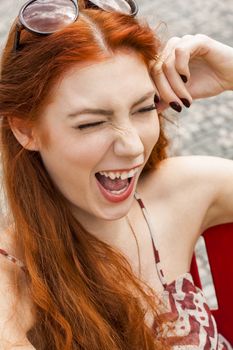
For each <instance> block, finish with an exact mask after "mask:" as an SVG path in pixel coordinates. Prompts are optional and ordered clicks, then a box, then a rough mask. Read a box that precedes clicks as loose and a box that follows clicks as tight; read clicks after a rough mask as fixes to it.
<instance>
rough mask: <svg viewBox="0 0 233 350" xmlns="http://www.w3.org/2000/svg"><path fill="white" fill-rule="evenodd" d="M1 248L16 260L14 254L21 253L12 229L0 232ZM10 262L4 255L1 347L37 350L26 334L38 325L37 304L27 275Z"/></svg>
mask: <svg viewBox="0 0 233 350" xmlns="http://www.w3.org/2000/svg"><path fill="white" fill-rule="evenodd" d="M0 249H2V251H5V252H6V253H7V254H8V255H10V256H12V257H13V255H11V254H15V253H17V249H15V244H14V234H13V231H12V229H11V228H10V227H9V228H8V229H5V230H2V231H1V233H0ZM9 260H10V259H9V258H6V256H4V254H0V278H1V283H0V334H1V339H0V348H1V346H2V345H4V344H5V343H6V344H8V345H10V344H11V345H12V346H16V344H18V343H22V344H23V346H25V349H33V347H32V346H31V344H30V343H29V342H28V340H27V338H26V332H27V331H28V330H29V329H30V328H31V327H32V325H33V324H34V320H35V316H34V312H35V311H34V310H35V309H34V305H33V303H32V300H31V298H30V296H29V289H28V287H27V284H26V279H25V274H24V273H21V272H20V269H19V267H18V266H16V264H14V261H9ZM4 341H5V343H4ZM26 346H27V347H26ZM11 348H12V347H11ZM13 348H14V347H13Z"/></svg>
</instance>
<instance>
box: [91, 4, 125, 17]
mask: <svg viewBox="0 0 233 350" xmlns="http://www.w3.org/2000/svg"><path fill="white" fill-rule="evenodd" d="M90 3H92V4H94V5H96V6H97V7H99V8H100V9H102V10H104V11H108V12H114V11H116V12H121V13H124V14H126V15H131V14H132V8H131V6H130V4H129V3H128V1H126V0H90Z"/></svg>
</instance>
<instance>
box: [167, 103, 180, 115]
mask: <svg viewBox="0 0 233 350" xmlns="http://www.w3.org/2000/svg"><path fill="white" fill-rule="evenodd" d="M169 105H170V107H171V108H173V109H174V110H175V111H176V112H179V113H180V112H181V111H182V107H181V105H180V104H179V103H178V102H171V103H169Z"/></svg>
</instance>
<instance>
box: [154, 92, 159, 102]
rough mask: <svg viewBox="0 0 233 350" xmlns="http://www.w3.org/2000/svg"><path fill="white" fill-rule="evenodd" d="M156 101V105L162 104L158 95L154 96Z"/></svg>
mask: <svg viewBox="0 0 233 350" xmlns="http://www.w3.org/2000/svg"><path fill="white" fill-rule="evenodd" d="M154 101H155V103H159V102H160V99H159V96H158V95H156V94H155V96H154Z"/></svg>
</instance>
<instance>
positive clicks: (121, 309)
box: [0, 10, 168, 350]
mask: <svg viewBox="0 0 233 350" xmlns="http://www.w3.org/2000/svg"><path fill="white" fill-rule="evenodd" d="M14 32H15V25H13V27H12V30H11V32H10V34H9V37H8V41H7V44H6V47H5V50H4V52H3V57H2V64H1V81H0V113H1V116H2V124H1V142H2V149H1V152H2V160H3V179H4V184H5V189H6V194H7V200H8V203H9V208H10V213H11V216H12V218H13V224H14V233H15V240H16V242H17V245H18V246H20V249H21V251H22V253H23V257H24V262H25V265H26V267H27V271H28V272H27V275H26V277H27V285H28V289H29V292H30V296H31V299H32V301H33V304H34V305H35V310H36V321H35V324H34V326H33V327H32V328H31V329H30V331H29V332H28V338H29V340H30V341H31V342H32V344H33V345H34V346H35V348H36V349H37V350H41V349H49V350H61V349H62V350H71V349H72V350H78V349H80V350H81V349H82V350H84V349H85V350H100V349H101V350H120V349H121V350H129V349H145V350H152V349H153V350H155V349H165V348H167V346H166V344H165V342H164V341H163V340H162V339H161V338H160V337H159V336H158V334H159V330H160V327H161V325H162V319H161V317H160V316H159V310H158V300H157V298H156V295H155V293H154V292H153V290H152V289H151V288H149V286H145V285H144V284H143V283H142V282H141V281H139V280H138V279H137V278H136V276H135V275H134V274H133V271H132V269H131V267H130V265H129V263H128V261H127V260H126V259H125V258H124V257H123V256H122V255H121V254H120V253H119V252H117V251H116V250H114V249H113V247H111V246H109V245H107V244H106V243H104V242H102V241H100V240H98V239H97V238H96V237H94V236H93V235H91V234H90V233H88V232H87V231H86V230H85V229H84V228H83V227H81V225H80V224H79V223H78V221H77V220H76V219H75V218H74V216H73V215H72V213H71V211H70V208H69V205H68V203H67V201H66V199H65V198H64V197H63V196H62V194H61V193H60V192H59V190H58V189H57V188H56V187H55V186H54V184H53V182H52V180H51V179H50V177H49V175H48V173H47V171H46V169H45V167H44V165H43V163H42V160H41V157H40V154H39V153H38V152H34V151H29V150H27V149H25V148H23V147H22V146H21V145H20V144H19V142H18V141H17V140H16V138H15V137H14V135H13V133H12V130H11V128H10V125H9V122H8V117H17V118H21V119H22V120H24V121H25V122H38V121H39V119H38V118H39V115H40V113H41V111H42V109H43V108H44V107H45V106H46V103H48V98H49V95H50V92H51V91H52V88H53V87H54V86H55V84H56V83H57V82H58V79H60V78H61V76H62V75H63V74H64V73H65V72H66V71H67V70H68V69H70V68H71V67H72V66H73V65H76V64H77V63H83V62H85V63H86V62H89V61H90V62H97V61H100V60H103V59H106V58H107V57H110V56H111V55H112V54H114V52H116V51H117V50H122V49H127V50H132V51H134V52H135V53H137V54H138V55H140V57H141V58H142V59H143V61H144V62H145V64H146V65H147V66H148V67H149V62H150V61H151V60H152V59H153V58H155V56H156V54H157V53H158V49H159V41H158V39H157V38H156V36H155V35H154V33H153V31H152V30H151V29H150V28H149V27H148V25H147V24H145V23H144V24H142V23H139V22H138V21H137V20H136V19H134V18H131V17H129V16H125V15H120V14H118V13H111V14H109V13H107V12H104V11H97V10H83V11H81V15H80V17H79V19H78V20H77V21H76V23H74V24H72V25H70V26H68V27H66V28H65V29H63V30H61V31H59V32H57V33H54V34H52V35H49V36H46V37H41V36H36V35H33V34H31V33H28V32H27V31H25V30H24V31H22V35H21V44H20V45H21V47H20V50H19V51H18V52H17V53H16V54H13V53H12V52H11V49H12V45H13V38H14ZM159 118H160V126H161V131H160V137H159V140H158V142H157V144H156V146H155V148H154V150H153V152H152V154H151V156H150V159H149V161H148V163H147V165H146V167H145V169H144V171H148V170H149V169H151V168H155V167H156V166H158V164H159V163H160V162H161V160H163V159H164V158H166V147H167V144H168V142H167V139H166V137H165V135H164V132H163V127H162V123H161V116H160V117H159ZM132 290H134V291H135V295H134V294H133V293H132ZM136 295H137V297H136ZM142 305H144V306H145V305H148V308H149V309H150V310H151V312H152V313H153V316H154V318H155V325H156V327H155V328H154V329H153V330H152V329H150V328H149V326H148V325H146V323H145V317H144V316H145V311H146V310H145V308H144V307H143V306H142Z"/></svg>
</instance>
